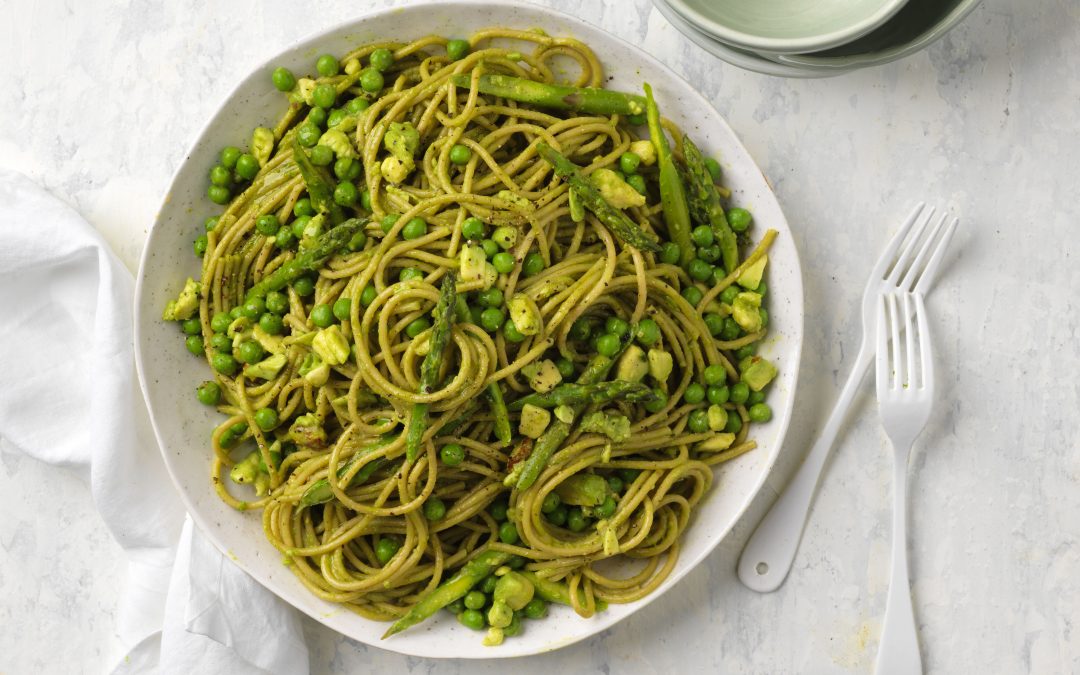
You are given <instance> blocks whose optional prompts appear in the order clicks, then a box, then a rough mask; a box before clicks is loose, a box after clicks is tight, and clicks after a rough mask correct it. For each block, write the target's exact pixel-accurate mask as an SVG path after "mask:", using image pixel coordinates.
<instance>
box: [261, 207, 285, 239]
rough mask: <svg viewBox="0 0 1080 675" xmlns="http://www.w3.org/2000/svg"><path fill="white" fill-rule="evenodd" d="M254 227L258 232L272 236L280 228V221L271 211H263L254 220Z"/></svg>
mask: <svg viewBox="0 0 1080 675" xmlns="http://www.w3.org/2000/svg"><path fill="white" fill-rule="evenodd" d="M255 229H256V230H258V231H259V233H260V234H264V235H266V236H267V237H272V236H274V235H275V234H277V232H278V230H280V229H281V221H280V220H278V217H277V216H275V215H274V214H272V213H265V214H263V215H261V216H259V218H258V219H257V220H256V221H255Z"/></svg>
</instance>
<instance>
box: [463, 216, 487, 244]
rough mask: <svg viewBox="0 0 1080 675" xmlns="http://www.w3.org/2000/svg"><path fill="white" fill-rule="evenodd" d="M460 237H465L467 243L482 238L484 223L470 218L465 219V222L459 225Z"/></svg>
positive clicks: (473, 217)
mask: <svg viewBox="0 0 1080 675" xmlns="http://www.w3.org/2000/svg"><path fill="white" fill-rule="evenodd" d="M461 236H463V237H465V238H466V239H468V240H469V241H476V240H478V239H483V238H484V221H482V220H480V219H479V218H477V217H475V216H472V217H469V218H466V219H465V222H463V223H462V224H461Z"/></svg>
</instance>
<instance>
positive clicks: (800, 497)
mask: <svg viewBox="0 0 1080 675" xmlns="http://www.w3.org/2000/svg"><path fill="white" fill-rule="evenodd" d="M873 358H874V352H873V346H872V345H871V344H870V342H869V340H867V337H866V335H865V334H864V335H863V340H862V344H861V345H860V346H859V353H858V354H857V355H856V357H855V365H854V366H853V367H852V369H851V374H850V375H848V379H847V382H846V383H845V384H844V388H843V389H842V390H841V391H840V398H839V399H838V400H837V401H836V405H835V406H834V407H833V410H832V413H831V414H830V415H829V419H828V421H826V422H825V426H824V428H822V430H821V434H820V435H819V436H818V439H817V442H816V443H814V446H813V447H812V448H810V452H809V453H808V454H807V455H806V459H804V460H803V463H802V465H801V466H800V467H799V469H798V471H796V472H795V477H794V478H792V479H791V482H790V483H788V485H787V487H786V488H784V490H783V492H781V493H780V496H779V497H778V498H777V500H776V502H775V503H774V504H773V505H772V508H770V509H769V512H768V513H766V514H765V517H764V518H763V519H762V521H761V523H759V524H758V527H757V530H755V531H754V534H752V535H750V539H749V541H747V542H746V546H745V547H744V548H743V552H742V556H741V557H740V558H739V566H738V575H739V580H740V581H742V582H743V584H744V585H745V586H746V587H747V588H750V589H752V590H755V591H757V592H759V593H769V592H771V591H775V590H776V589H777V588H779V587H780V584H782V583H784V579H785V578H787V575H788V572H789V571H791V565H792V562H793V561H794V560H795V551H796V550H797V549H798V548H799V540H800V539H801V538H802V533H803V528H804V527H805V526H806V518H807V516H808V515H809V513H810V506H811V504H812V503H813V501H814V491H815V489H816V488H817V484H818V481H819V480H820V478H821V472H822V470H823V469H824V468H825V460H826V459H828V457H829V451H830V450H832V446H833V443H834V442H835V441H836V436H837V434H838V433H839V432H840V426H841V425H842V424H843V423H844V418H845V417H846V416H847V412H848V410H849V409H850V408H851V402H852V401H853V400H854V398H855V393H856V392H857V391H858V390H859V385H860V384H861V383H862V381H863V378H864V377H865V376H866V371H867V370H869V369H870V362H871V361H873Z"/></svg>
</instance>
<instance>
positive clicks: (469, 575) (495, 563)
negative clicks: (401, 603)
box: [383, 550, 569, 640]
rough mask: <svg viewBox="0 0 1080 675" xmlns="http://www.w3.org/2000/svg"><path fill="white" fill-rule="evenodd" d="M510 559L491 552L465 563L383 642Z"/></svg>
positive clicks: (400, 621)
mask: <svg viewBox="0 0 1080 675" xmlns="http://www.w3.org/2000/svg"><path fill="white" fill-rule="evenodd" d="M508 560H510V554H509V553H504V552H502V551H491V550H488V551H484V552H483V553H481V554H480V555H478V556H476V557H475V558H473V559H472V560H470V561H469V562H467V563H465V565H464V566H463V567H462V568H461V569H460V570H458V571H457V574H455V575H454V576H452V577H450V578H449V579H447V580H446V581H445V582H443V583H442V584H441V585H439V586H438V587H437V588H435V589H433V590H432V591H430V592H429V593H428V594H427V595H425V596H424V597H423V598H421V599H420V600H419V601H418V602H417V603H416V604H415V605H413V606H412V607H411V608H410V609H409V612H408V613H407V614H406V615H405V616H403V617H401V618H400V619H398V620H397V621H395V622H394V625H392V626H390V629H389V630H387V631H386V633H384V634H383V639H384V640H385V639H386V638H388V637H390V636H391V635H394V634H395V633H400V632H401V631H403V630H405V629H406V628H409V627H410V626H415V625H416V624H418V623H420V622H421V621H423V620H424V619H426V618H428V617H430V616H431V615H433V614H434V613H435V612H437V611H439V610H440V609H442V608H443V607H446V606H447V605H449V604H450V603H451V602H453V601H455V600H457V599H458V598H463V597H465V594H466V593H468V592H469V591H470V590H471V589H472V587H473V586H475V585H476V584H478V583H480V582H481V581H483V579H484V577H486V576H487V575H489V574H491V573H492V572H494V571H495V570H496V569H497V568H498V567H499V566H500V565H502V564H504V563H505V562H506V561H508ZM567 597H569V596H567Z"/></svg>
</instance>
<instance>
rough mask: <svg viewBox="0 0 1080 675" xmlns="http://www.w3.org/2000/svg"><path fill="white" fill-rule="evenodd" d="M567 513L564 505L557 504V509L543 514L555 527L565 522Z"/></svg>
mask: <svg viewBox="0 0 1080 675" xmlns="http://www.w3.org/2000/svg"><path fill="white" fill-rule="evenodd" d="M567 515H568V511H567V508H566V507H565V506H559V507H558V508H557V509H555V510H554V511H552V512H551V513H548V514H546V515H545V518H547V521H548V522H549V523H551V524H552V525H555V526H556V527H562V526H563V525H565V524H566V518H567Z"/></svg>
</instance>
